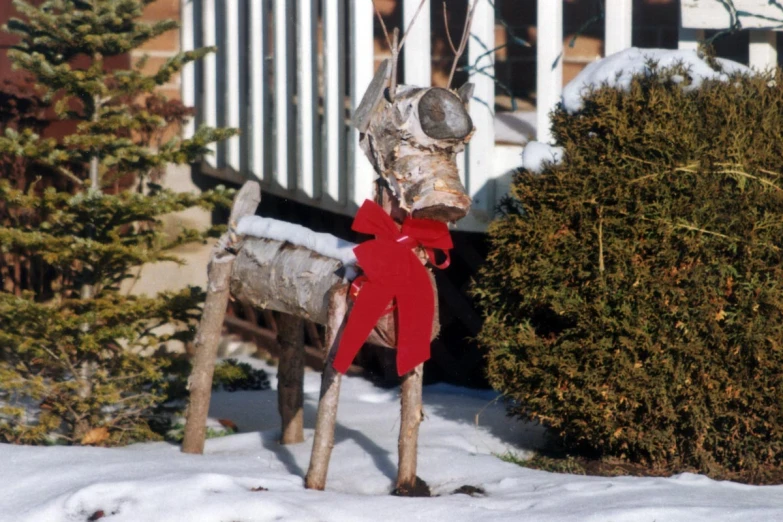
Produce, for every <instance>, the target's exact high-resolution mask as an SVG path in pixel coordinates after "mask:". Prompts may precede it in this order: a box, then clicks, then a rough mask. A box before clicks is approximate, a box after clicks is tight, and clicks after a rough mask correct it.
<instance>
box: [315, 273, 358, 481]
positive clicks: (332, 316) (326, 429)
mask: <svg viewBox="0 0 783 522" xmlns="http://www.w3.org/2000/svg"><path fill="white" fill-rule="evenodd" d="M347 297H348V286H338V287H334V288H333V289H332V290H331V291H330V292H329V315H328V319H327V325H326V343H325V344H326V346H327V347H328V348H329V355H328V356H327V358H326V362H325V363H324V373H323V377H322V380H321V397H320V400H319V401H318V416H317V418H316V422H315V436H314V437H313V452H312V454H311V455H310V467H309V469H308V470H307V476H306V477H305V487H306V488H307V489H319V490H323V489H324V488H325V487H326V474H327V472H328V471H329V459H330V457H331V455H332V448H333V447H334V427H335V424H336V422H337V403H338V400H339V398H340V377H341V376H340V373H339V372H338V371H337V370H335V369H334V366H333V364H332V363H333V362H334V358H335V356H336V355H337V347H338V346H339V344H340V336H341V334H342V329H343V325H344V322H345V317H346V315H347V313H348V301H347Z"/></svg>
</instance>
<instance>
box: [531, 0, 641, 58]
mask: <svg viewBox="0 0 783 522" xmlns="http://www.w3.org/2000/svg"><path fill="white" fill-rule="evenodd" d="M604 26H605V28H606V29H605V31H604V34H605V36H604V38H605V43H604V55H605V56H609V55H612V54H614V53H618V52H620V51H623V50H625V49H628V48H630V47H631V46H632V43H633V40H632V36H633V0H606V16H605V24H604ZM539 27H542V26H541V25H540V24H539ZM539 34H540V31H539Z"/></svg>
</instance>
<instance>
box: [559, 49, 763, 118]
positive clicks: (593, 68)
mask: <svg viewBox="0 0 783 522" xmlns="http://www.w3.org/2000/svg"><path fill="white" fill-rule="evenodd" d="M716 60H717V62H718V63H719V64H720V66H721V67H722V68H723V71H722V72H718V71H715V70H713V69H712V68H711V67H710V66H709V65H708V64H707V62H705V61H704V60H703V59H702V58H700V57H699V56H698V54H697V53H696V51H690V50H679V49H639V48H636V47H632V48H630V49H626V50H624V51H620V52H619V53H615V54H613V55H611V56H607V57H606V58H603V59H601V60H598V61H595V62H593V63H591V64H590V65H588V66H587V67H585V68H584V70H582V72H580V73H579V74H578V75H577V76H576V78H574V79H573V80H571V82H569V84H568V85H566V87H565V88H564V89H563V98H562V99H563V108H564V109H565V110H566V111H568V112H570V113H574V112H577V111H579V110H580V109H582V107H583V99H582V97H583V96H584V95H585V94H586V93H588V92H589V91H590V90H591V89H597V88H599V87H601V86H603V85H606V86H609V87H614V88H617V89H624V90H628V88H629V87H630V85H631V78H632V77H633V76H634V75H638V74H650V72H651V70H650V67H649V65H648V64H649V62H650V61H654V62H657V64H658V68H659V69H661V68H671V67H674V66H676V65H678V64H682V65H684V66H685V68H686V69H688V70H689V71H690V77H691V82H692V83H691V84H690V85H688V86H685V87H684V88H685V89H686V90H694V89H698V88H699V87H701V85H702V83H703V82H704V81H705V80H720V81H727V80H728V79H729V76H730V75H732V74H734V73H743V74H745V73H750V72H751V70H750V69H749V68H748V67H746V66H744V65H742V64H740V63H737V62H733V61H731V60H726V59H724V58H717V59H716ZM675 80H676V79H675ZM684 80H685V78H680V81H684Z"/></svg>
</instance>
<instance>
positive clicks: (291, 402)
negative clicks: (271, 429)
mask: <svg viewBox="0 0 783 522" xmlns="http://www.w3.org/2000/svg"><path fill="white" fill-rule="evenodd" d="M277 326H278V331H277V339H278V342H279V343H280V365H279V367H278V371H277V407H278V409H279V411H280V419H281V420H282V430H281V434H280V443H281V444H298V443H299V442H304V362H305V361H304V359H305V357H304V319H302V318H301V317H295V316H293V315H289V314H281V315H280V317H279V319H278V321H277Z"/></svg>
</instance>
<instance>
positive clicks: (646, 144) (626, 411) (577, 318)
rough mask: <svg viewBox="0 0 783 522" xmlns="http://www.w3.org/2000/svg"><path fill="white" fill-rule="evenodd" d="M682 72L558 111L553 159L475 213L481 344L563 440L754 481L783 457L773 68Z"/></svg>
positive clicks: (530, 414) (782, 122)
mask: <svg viewBox="0 0 783 522" xmlns="http://www.w3.org/2000/svg"><path fill="white" fill-rule="evenodd" d="M675 73H676V74H678V75H679V76H674V74H675ZM683 76H684V77H685V78H686V84H687V82H688V77H687V74H686V71H683V70H682V68H681V67H680V68H679V70H668V71H663V70H657V69H656V68H654V69H653V74H650V75H648V76H646V77H644V76H640V77H636V78H635V79H634V80H633V82H632V85H631V87H630V90H628V91H627V92H623V91H621V90H617V89H611V88H607V87H603V88H600V89H595V90H593V91H592V92H591V93H589V94H588V95H587V96H586V98H585V104H584V108H583V109H582V110H580V111H579V112H577V113H574V114H569V113H567V112H565V111H564V110H563V109H562V107H560V108H558V109H557V110H556V111H555V113H554V115H553V129H554V135H555V137H556V141H557V145H559V146H562V147H564V150H565V158H564V161H563V162H562V163H561V164H559V165H552V164H550V165H548V166H546V168H545V170H544V171H543V173H541V174H540V175H538V174H534V173H531V172H528V171H524V170H522V171H521V172H520V173H519V174H518V175H517V176H516V178H515V180H514V183H513V189H512V194H513V198H514V199H513V201H512V202H511V203H510V204H509V205H506V212H505V215H504V216H503V217H502V218H501V219H498V220H497V221H496V222H494V223H493V224H492V226H491V227H490V232H489V235H490V239H491V252H490V255H489V258H488V262H487V264H486V265H485V266H484V268H483V269H482V271H481V273H480V276H479V279H478V280H477V282H476V283H475V284H474V290H473V291H474V294H475V295H476V296H477V297H478V299H479V301H480V302H481V305H482V307H483V309H484V314H485V319H486V322H485V325H484V327H483V330H482V332H481V334H480V342H481V343H482V344H483V345H484V346H485V347H486V348H488V359H489V363H488V366H489V369H488V373H489V378H490V381H491V383H492V385H493V386H494V387H495V388H496V389H498V390H500V391H501V392H503V393H504V394H505V395H506V396H508V397H510V398H512V399H514V400H513V401H512V402H513V406H512V407H511V412H512V413H513V414H515V415H518V416H520V417H523V418H526V419H532V420H534V421H539V422H541V423H542V424H544V425H546V426H547V427H548V428H549V429H550V432H551V434H552V435H553V437H554V438H555V440H556V441H557V442H559V443H560V444H562V446H564V447H565V448H566V449H568V450H570V451H572V452H582V454H583V455H592V456H596V457H619V458H621V459H625V460H627V461H631V462H636V463H642V464H645V465H648V466H651V467H659V468H667V469H672V470H675V469H676V470H695V471H699V472H704V473H707V474H709V475H710V476H714V477H729V478H739V479H742V478H746V479H748V480H755V479H754V477H759V476H762V475H763V474H764V473H765V471H768V470H771V469H774V468H775V467H776V466H777V467H779V466H780V465H781V464H783V84H781V83H780V82H779V81H778V82H775V81H773V80H772V76H771V75H755V76H750V77H734V78H732V79H731V80H730V81H728V82H718V81H708V82H706V83H705V84H704V85H703V86H702V88H700V89H698V90H692V91H690V90H687V89H684V88H683V84H682V83H677V81H678V80H681V77H683ZM781 77H783V76H781V73H780V71H778V73H777V76H776V78H781Z"/></svg>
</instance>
